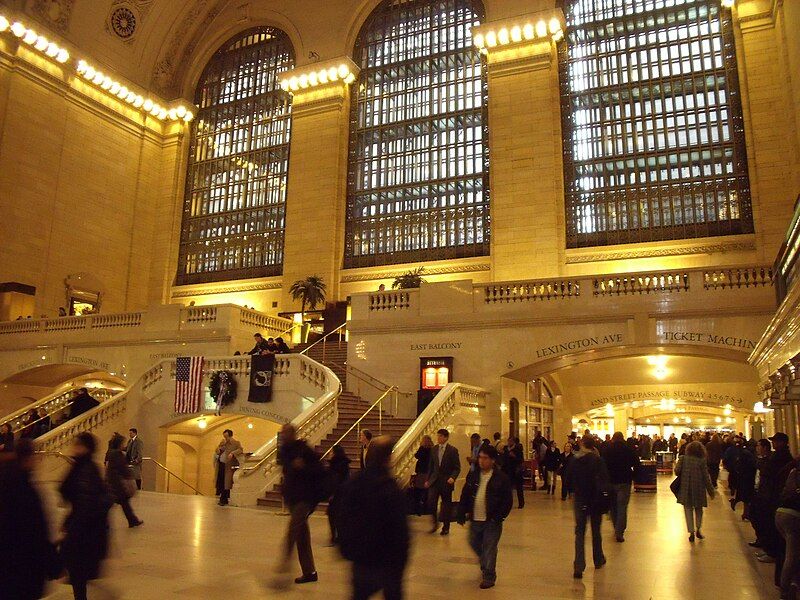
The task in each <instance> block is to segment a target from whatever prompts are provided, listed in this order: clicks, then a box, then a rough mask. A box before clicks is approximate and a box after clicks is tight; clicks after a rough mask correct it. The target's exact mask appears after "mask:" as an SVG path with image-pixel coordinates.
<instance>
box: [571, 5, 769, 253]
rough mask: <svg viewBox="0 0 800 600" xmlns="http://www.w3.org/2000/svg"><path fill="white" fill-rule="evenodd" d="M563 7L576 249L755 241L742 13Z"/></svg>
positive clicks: (704, 8) (706, 8) (703, 8)
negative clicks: (708, 239) (741, 67)
mask: <svg viewBox="0 0 800 600" xmlns="http://www.w3.org/2000/svg"><path fill="white" fill-rule="evenodd" d="M562 1H563V5H564V12H565V16H566V20H567V30H566V38H565V42H563V43H562V44H561V45H560V49H559V64H560V78H561V109H562V115H563V116H562V123H563V134H564V183H565V187H566V216H567V219H566V222H567V247H570V248H574V247H580V246H600V245H606V244H622V243H627V242H647V241H655V240H671V239H679V238H696V237H705V236H715V235H731V234H740V233H751V232H752V231H753V216H752V207H751V203H750V186H749V182H748V176H747V156H746V151H745V139H744V125H743V119H742V106H741V99H740V97H739V81H738V77H737V71H736V49H735V45H734V35H733V24H732V21H731V15H730V11H729V10H727V9H724V8H722V6H721V2H720V1H719V0H624V1H623V0H603V1H598V0H562Z"/></svg>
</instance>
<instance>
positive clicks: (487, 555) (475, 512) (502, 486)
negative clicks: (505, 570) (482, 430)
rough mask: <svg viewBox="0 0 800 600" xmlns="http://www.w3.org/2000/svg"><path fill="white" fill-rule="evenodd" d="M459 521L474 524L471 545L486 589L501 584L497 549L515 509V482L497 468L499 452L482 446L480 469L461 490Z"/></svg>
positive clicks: (470, 475) (468, 476)
mask: <svg viewBox="0 0 800 600" xmlns="http://www.w3.org/2000/svg"><path fill="white" fill-rule="evenodd" d="M458 506H459V513H458V522H459V523H460V524H461V525H463V524H464V523H465V522H466V521H470V525H469V545H470V547H471V548H472V550H473V551H474V552H475V554H477V555H478V559H479V561H480V566H481V583H480V586H479V587H480V588H481V589H482V590H485V589H488V588H491V587H494V586H495V583H496V582H497V546H498V544H499V542H500V536H501V535H502V534H503V521H504V520H505V519H506V518H507V517H508V515H509V513H510V512H511V509H512V507H513V506H514V494H513V490H512V486H511V480H510V479H509V478H508V476H506V474H505V473H503V472H502V471H501V470H500V469H499V468H498V467H497V450H495V449H494V447H492V446H482V447H481V448H480V450H479V451H478V468H477V469H476V470H475V471H470V473H469V474H468V475H467V482H466V484H465V485H464V489H463V490H462V491H461V500H460V502H459V505H458Z"/></svg>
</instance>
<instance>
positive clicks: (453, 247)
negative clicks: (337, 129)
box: [344, 0, 489, 267]
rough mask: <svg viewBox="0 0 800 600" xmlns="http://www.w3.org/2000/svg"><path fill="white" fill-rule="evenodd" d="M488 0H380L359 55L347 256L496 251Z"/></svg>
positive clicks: (417, 257) (386, 260) (391, 259)
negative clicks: (484, 49) (485, 47)
mask: <svg viewBox="0 0 800 600" xmlns="http://www.w3.org/2000/svg"><path fill="white" fill-rule="evenodd" d="M483 16H484V13H483V7H482V5H481V3H480V0H403V1H399V0H384V1H383V2H382V3H381V4H380V5H379V6H378V7H377V8H376V9H375V11H373V13H372V14H371V15H370V17H369V19H368V20H367V22H366V23H365V24H364V26H363V27H362V29H361V32H360V33H359V36H358V40H357V42H356V46H355V53H354V60H355V63H356V64H357V65H359V67H361V74H360V76H359V78H358V81H357V82H356V83H355V84H354V85H353V91H352V112H351V119H350V156H349V170H348V192H347V227H346V230H347V233H346V236H347V238H346V243H345V261H344V262H345V266H346V267H365V266H371V265H385V264H396V263H403V262H416V261H423V260H436V259H447V258H462V257H469V256H482V255H486V254H488V253H489V186H488V181H489V168H488V148H487V134H486V125H487V118H486V77H485V72H484V68H483V64H482V57H481V54H480V52H479V51H478V50H477V49H476V48H475V46H474V45H473V43H472V34H471V30H472V26H473V25H477V24H479V23H480V21H481V20H482V19H483Z"/></svg>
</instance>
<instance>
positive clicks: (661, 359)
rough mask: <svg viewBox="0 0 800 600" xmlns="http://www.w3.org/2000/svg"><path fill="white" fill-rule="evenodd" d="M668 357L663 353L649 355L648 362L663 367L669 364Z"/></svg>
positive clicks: (652, 365)
mask: <svg viewBox="0 0 800 600" xmlns="http://www.w3.org/2000/svg"><path fill="white" fill-rule="evenodd" d="M667 360H668V357H667V356H664V355H663V354H656V355H655V356H648V357H647V364H648V365H650V366H651V367H662V366H664V365H666V364H667Z"/></svg>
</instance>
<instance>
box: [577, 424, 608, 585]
mask: <svg viewBox="0 0 800 600" xmlns="http://www.w3.org/2000/svg"><path fill="white" fill-rule="evenodd" d="M608 481H609V479H608V470H607V469H606V464H605V462H604V461H603V459H602V458H600V455H599V453H598V452H597V449H596V448H595V440H594V438H593V437H591V436H583V438H581V449H580V452H578V454H577V456H576V457H575V460H573V461H572V464H570V466H569V469H568V470H567V483H568V484H569V485H570V486H571V488H572V490H573V492H574V494H575V563H574V570H573V575H572V576H573V577H574V578H575V579H581V578H582V577H583V571H584V570H585V569H586V556H585V549H584V541H585V539H586V521H591V525H592V558H593V559H594V567H595V569H599V568H601V567H602V566H603V565H604V564H606V557H605V555H604V554H603V539H602V537H601V534H600V525H601V523H602V519H603V512H604V508H603V507H600V506H599V505H598V499H599V496H600V493H601V492H602V491H603V488H606V487H607V486H609V485H610V484H609V483H608Z"/></svg>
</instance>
